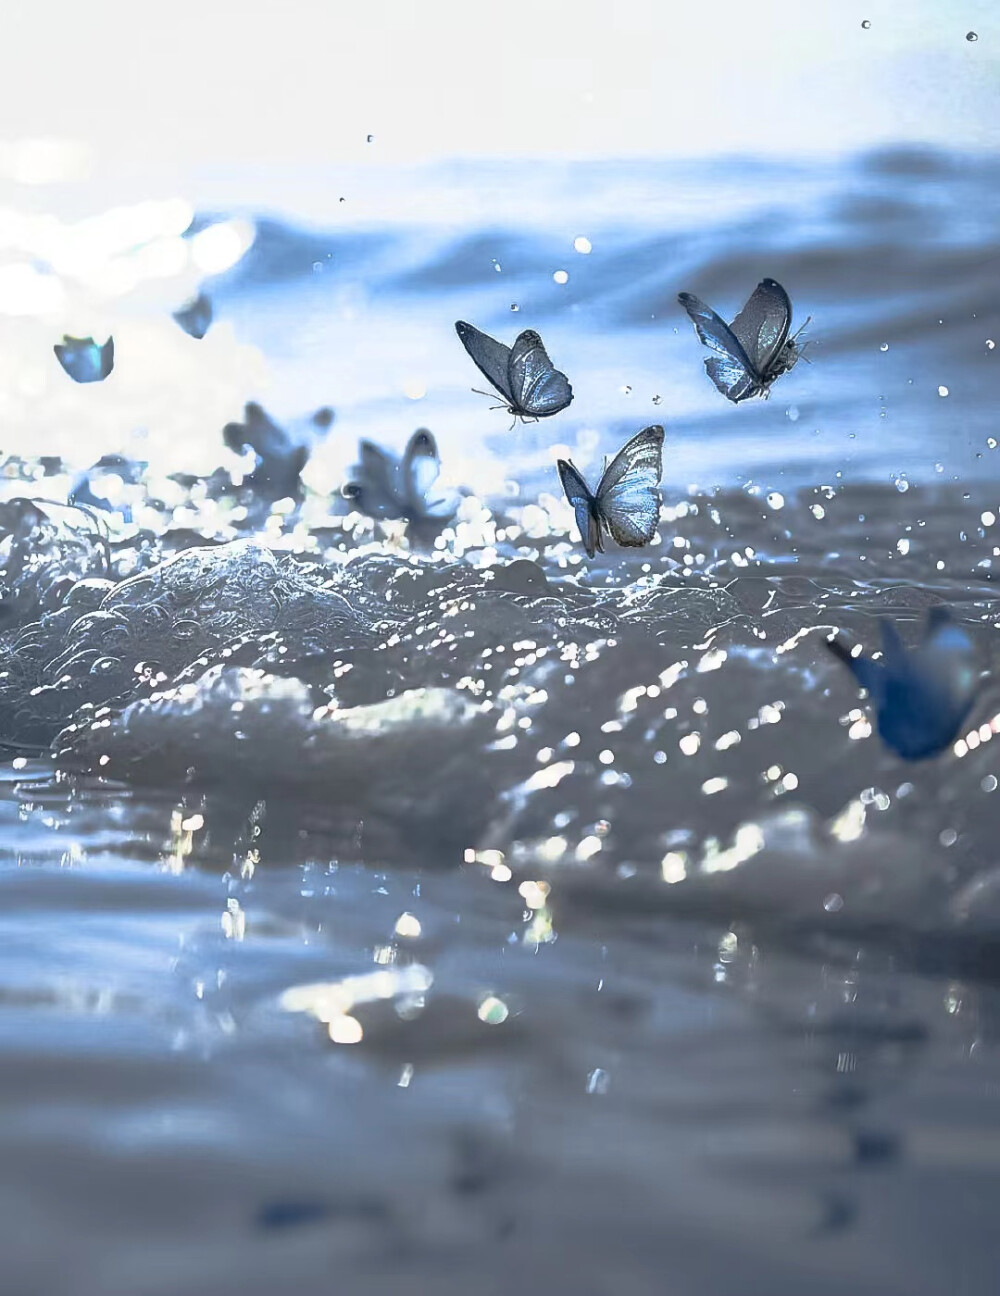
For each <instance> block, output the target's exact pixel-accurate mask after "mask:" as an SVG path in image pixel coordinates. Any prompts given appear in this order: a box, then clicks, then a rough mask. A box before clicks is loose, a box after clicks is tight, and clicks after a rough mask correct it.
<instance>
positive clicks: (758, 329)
mask: <svg viewBox="0 0 1000 1296" xmlns="http://www.w3.org/2000/svg"><path fill="white" fill-rule="evenodd" d="M791 324H792V303H791V301H790V300H789V297H788V293H786V292H785V290H784V288H782V286H781V284H780V283H778V281H777V280H776V279H762V280H761V282H760V283H759V284H758V285H757V287H756V288H755V289H754V290H753V293H752V294H751V295H750V300H749V301H748V302H747V304H746V305H745V306H744V307H743V309H742V310H741V311H740V313H739V314H738V315H737V316H736V318H735V319H734V320H733V322H732V324H731V325H730V326H729V327H730V331H731V332H732V334H733V336H734V337H735V338H736V340H737V341H738V342H739V344H740V346H741V347H742V348H743V350H744V352H745V354H746V355H747V357H748V358H749V360H750V362H751V363H752V364H753V366H754V367H755V369H756V370H757V372H758V373H759V374H761V375H762V376H764V377H767V376H768V370H769V369H770V367H771V363H772V361H773V360H774V359H775V358H776V357H777V356H778V354H779V353H780V351H781V348H782V347H783V346H784V345H785V343H786V342H787V341H788V330H789V329H790V328H791ZM772 376H773V375H772Z"/></svg>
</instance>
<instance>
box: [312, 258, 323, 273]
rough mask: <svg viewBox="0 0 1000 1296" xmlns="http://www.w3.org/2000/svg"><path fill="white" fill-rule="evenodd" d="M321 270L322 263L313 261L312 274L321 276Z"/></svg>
mask: <svg viewBox="0 0 1000 1296" xmlns="http://www.w3.org/2000/svg"><path fill="white" fill-rule="evenodd" d="M322 270H323V262H322V261H314V262H313V274H321V273H322Z"/></svg>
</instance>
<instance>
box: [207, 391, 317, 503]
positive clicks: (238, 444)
mask: <svg viewBox="0 0 1000 1296" xmlns="http://www.w3.org/2000/svg"><path fill="white" fill-rule="evenodd" d="M243 408H244V413H243V419H244V421H243V422H242V423H227V424H226V426H225V427H224V428H223V429H222V439H223V440H224V441H225V443H226V445H227V446H228V447H229V449H230V450H232V451H233V453H234V454H238V455H242V454H246V452H247V449H248V448H249V449H250V450H252V451H253V452H254V454H255V455H256V456H257V464H256V466H255V468H254V470H253V472H252V473H250V475H249V476H248V477H246V478H245V484H246V485H247V486H249V487H251V488H252V490H253V491H254V494H255V495H257V496H259V497H260V498H261V499H269V500H278V499H286V498H291V499H301V498H302V483H301V481H300V480H299V478H300V474H301V473H302V470H303V468H305V466H306V464H307V463H308V462H309V454H310V451H311V449H312V446H313V442H314V440H315V439H317V438H318V436H319V434H320V433H321V432H325V431H326V430H327V428H329V426H330V424H331V423H332V422H333V411H332V410H331V409H329V408H327V407H326V406H324V407H323V408H322V409H318V410H317V411H316V413H315V414H313V416H312V418H311V419H310V420H309V421H308V424H307V425H306V426H305V427H302V426H301V425H300V426H298V427H296V428H292V429H288V428H284V427H282V426H281V424H279V423H276V422H275V421H274V419H273V418H271V416H270V414H268V413H267V411H266V410H265V409H264V408H263V407H262V406H261V405H258V404H257V402H256V401H247V403H246V405H245V406H244V407H243Z"/></svg>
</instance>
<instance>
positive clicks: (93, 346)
mask: <svg viewBox="0 0 1000 1296" xmlns="http://www.w3.org/2000/svg"><path fill="white" fill-rule="evenodd" d="M52 350H53V351H54V352H55V354H56V359H57V360H58V361H59V363H60V364H61V365H62V367H63V368H64V369H65V370H66V372H67V373H68V374H69V376H70V377H71V378H72V379H73V381H74V382H78V383H92V382H103V381H104V379H105V378H107V376H108V374H109V373H110V372H111V370H112V369H113V368H114V367H115V342H114V338H111V337H109V338H108V340H107V342H105V343H104V345H103V346H98V345H97V343H96V342H95V341H94V339H93V338H92V337H85V338H75V337H70V336H69V334H68V333H64V334H63V340H62V342H61V343H59V342H57V343H56V344H55V346H54V347H53V348H52Z"/></svg>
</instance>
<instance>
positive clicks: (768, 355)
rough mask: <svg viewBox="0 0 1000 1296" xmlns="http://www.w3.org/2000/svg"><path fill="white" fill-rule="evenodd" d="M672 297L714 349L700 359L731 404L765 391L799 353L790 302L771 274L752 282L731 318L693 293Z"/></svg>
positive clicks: (788, 367) (705, 342) (789, 366)
mask: <svg viewBox="0 0 1000 1296" xmlns="http://www.w3.org/2000/svg"><path fill="white" fill-rule="evenodd" d="M677 300H678V301H679V302H680V304H681V305H682V306H683V307H684V309H685V310H686V311H687V313H688V315H689V316H690V317H691V320H692V322H693V324H694V326H695V329H696V330H697V332H698V336H699V337H700V338H701V340H702V342H704V344H705V346H707V347H709V348H710V349H711V350H712V351H714V353H715V354H714V355H711V356H709V357H708V359H707V360H706V361H705V368H706V369H707V370H708V376H709V377H710V378H711V380H712V382H714V383H715V385H716V387H718V389H719V391H720V392H722V394H723V396H727V397H728V398H729V399H730V400H731V401H732V402H733V404H737V403H738V402H739V401H742V400H747V399H748V398H749V397H751V396H767V395H768V394H769V389H770V386H771V383H773V382H774V380H775V378H777V377H778V375H779V374H783V373H787V372H788V370H789V369H791V368H792V366H793V365H794V364H795V363H796V361H797V360H798V359H799V356H800V355H801V354H802V348H801V347H800V346H799V345H798V344H797V342H796V340H795V339H796V338H797V337H798V333H796V334H795V337H791V338H790V337H789V336H788V331H789V329H790V328H791V324H792V303H791V301H790V300H789V298H788V293H786V292H785V290H784V288H782V286H781V284H780V283H778V282H777V280H776V279H763V280H762V281H761V282H760V283H759V284H758V285H757V287H756V288H755V289H754V291H753V293H752V295H751V297H750V300H749V301H748V302H747V304H746V305H745V306H744V307H743V309H742V310H741V311H740V313H739V314H738V315H737V316H736V318H735V319H734V320H733V322H732V324H726V323H725V322H724V321H723V320H722V319H720V318H719V316H718V315H716V313H715V311H714V310H712V308H711V307H710V306H706V305H705V303H704V302H703V301H702V300H701V298H700V297H695V295H694V294H693V293H679V294H678V297H677ZM808 323H809V321H808V320H806V324H808ZM802 327H803V328H804V327H805V325H803V326H802ZM801 331H802V330H801V329H800V330H799V332H801Z"/></svg>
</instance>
